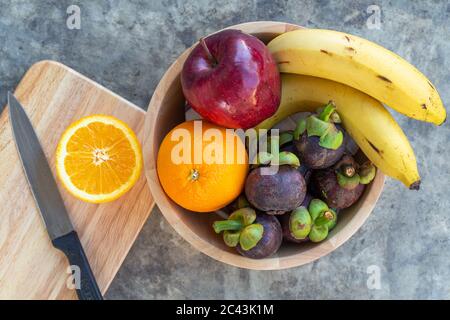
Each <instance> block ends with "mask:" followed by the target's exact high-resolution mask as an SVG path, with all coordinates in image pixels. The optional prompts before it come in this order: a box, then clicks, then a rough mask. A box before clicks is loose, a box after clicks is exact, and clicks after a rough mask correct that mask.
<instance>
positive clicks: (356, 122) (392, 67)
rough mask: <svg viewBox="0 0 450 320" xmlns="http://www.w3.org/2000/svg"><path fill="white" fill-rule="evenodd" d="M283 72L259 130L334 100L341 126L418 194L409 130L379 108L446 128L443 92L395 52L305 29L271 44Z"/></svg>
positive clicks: (356, 39)
mask: <svg viewBox="0 0 450 320" xmlns="http://www.w3.org/2000/svg"><path fill="white" fill-rule="evenodd" d="M268 48H269V50H270V51H271V53H272V55H273V56H274V58H275V59H276V61H277V63H278V66H279V69H280V71H281V72H282V73H285V74H282V77H281V79H282V98H281V104H280V106H279V109H278V111H277V112H276V113H275V114H274V115H273V116H272V117H271V118H269V119H266V120H265V121H263V122H262V123H260V124H259V125H258V126H257V128H264V129H269V128H271V127H273V126H274V125H275V124H276V123H277V122H279V121H281V120H282V119H283V118H285V117H287V116H290V115H292V114H294V113H297V112H305V111H315V110H316V109H317V108H318V107H320V106H323V105H324V104H326V103H327V102H328V101H330V100H333V101H334V102H335V104H336V108H337V109H336V110H337V112H338V114H339V115H340V117H341V120H342V124H343V126H344V127H345V129H346V130H347V132H348V133H349V134H350V135H351V136H352V138H353V139H354V140H355V142H356V143H357V144H358V145H359V147H360V148H361V149H362V151H363V152H364V153H365V155H366V156H367V157H368V158H369V159H370V160H371V161H372V162H373V163H374V164H375V165H376V166H377V167H378V168H379V169H380V170H381V171H383V172H384V173H385V174H387V175H389V176H391V177H393V178H395V179H397V180H400V181H401V182H403V183H404V184H405V185H406V186H407V187H409V188H410V189H419V186H420V176H419V173H418V170H417V162H416V157H415V155H414V151H413V149H412V148H411V145H410V143H409V141H408V139H407V137H406V136H405V134H404V133H403V130H402V129H401V128H400V126H399V125H398V124H397V122H396V121H395V120H394V118H393V117H392V116H391V114H390V113H389V112H388V111H387V110H386V109H385V108H384V106H383V105H382V104H381V102H383V103H384V104H386V105H388V106H389V107H391V108H393V109H394V110H396V111H398V112H400V113H402V114H404V115H406V116H408V117H411V118H413V119H417V120H422V121H427V122H431V123H434V124H436V125H440V124H442V123H443V122H444V121H445V119H446V111H445V108H444V106H443V104H442V101H441V98H440V97H439V93H438V92H437V91H436V89H435V87H434V86H433V84H432V83H431V81H430V80H428V79H427V78H426V77H425V76H424V75H423V74H422V73H421V72H420V71H419V70H417V69H416V68H415V67H414V66H412V65H411V64H409V63H408V62H407V61H406V60H404V59H402V58H401V57H399V56H398V55H396V54H395V53H393V52H391V51H389V50H387V49H385V48H383V47H381V46H379V45H377V44H375V43H372V42H370V41H368V40H365V39H362V38H359V37H356V36H353V35H349V34H345V33H342V32H337V31H331V30H319V29H301V30H296V31H291V32H286V33H284V34H282V35H280V36H278V37H276V38H275V39H273V40H272V41H271V42H270V43H269V44H268Z"/></svg>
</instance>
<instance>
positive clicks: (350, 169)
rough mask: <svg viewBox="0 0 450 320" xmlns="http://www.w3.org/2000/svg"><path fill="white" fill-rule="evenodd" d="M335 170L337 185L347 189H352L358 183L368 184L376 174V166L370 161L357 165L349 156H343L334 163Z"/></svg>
mask: <svg viewBox="0 0 450 320" xmlns="http://www.w3.org/2000/svg"><path fill="white" fill-rule="evenodd" d="M335 171H336V178H337V181H338V183H339V185H340V186H341V187H342V188H344V189H347V190H353V189H355V188H356V187H357V186H358V185H359V184H369V183H370V182H372V180H373V179H374V178H375V174H376V168H375V166H374V165H373V164H372V163H371V162H370V161H367V162H365V163H364V164H362V165H361V166H359V165H358V163H357V162H356V161H355V160H354V159H353V158H352V157H350V156H344V157H343V158H342V159H341V160H340V161H339V162H338V163H337V164H336V165H335Z"/></svg>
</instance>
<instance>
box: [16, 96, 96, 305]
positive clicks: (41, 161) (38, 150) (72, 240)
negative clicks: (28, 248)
mask: <svg viewBox="0 0 450 320" xmlns="http://www.w3.org/2000/svg"><path fill="white" fill-rule="evenodd" d="M8 106H9V118H10V122H11V127H12V132H13V137H14V140H15V143H16V147H17V150H18V153H19V158H20V161H21V163H22V167H23V169H24V172H25V176H26V178H27V181H28V185H29V186H30V189H31V192H32V194H33V197H34V200H35V202H36V205H37V207H38V209H39V212H40V214H41V217H42V220H43V221H44V224H45V227H46V229H47V232H48V234H49V237H50V239H51V241H52V243H53V246H54V247H56V248H58V249H60V250H61V251H63V252H64V253H65V254H66V256H67V258H68V259H69V262H70V264H71V266H76V267H77V269H72V270H74V272H75V273H74V276H75V277H74V278H75V279H77V276H78V275H79V279H80V281H79V283H78V284H77V283H75V287H76V289H77V295H78V297H79V298H80V299H82V300H86V299H101V298H102V295H101V293H100V290H99V288H98V285H97V283H96V281H95V278H94V275H93V273H92V270H91V268H90V266H89V262H88V260H87V257H86V255H85V253H84V250H83V247H82V246H81V243H80V240H79V238H78V235H77V233H76V232H75V230H74V228H73V225H72V223H71V221H70V218H69V215H68V213H67V210H66V207H65V206H64V202H63V200H62V197H61V194H60V193H59V190H58V187H57V185H56V182H55V179H54V177H53V174H52V172H51V170H50V167H49V165H48V162H47V158H46V156H45V154H44V151H43V150H42V147H41V144H40V143H39V139H38V137H37V135H36V132H35V131H34V128H33V126H32V124H31V122H30V120H29V118H28V116H27V114H26V112H25V110H24V108H23V107H22V105H21V104H20V102H19V101H18V100H17V99H16V97H15V96H14V95H13V94H12V93H11V92H8ZM77 272H79V274H77Z"/></svg>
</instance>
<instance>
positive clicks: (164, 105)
mask: <svg viewBox="0 0 450 320" xmlns="http://www.w3.org/2000/svg"><path fill="white" fill-rule="evenodd" d="M229 28H233V29H240V30H242V31H244V32H247V33H250V34H253V35H255V36H257V37H258V38H260V39H261V40H262V41H264V42H268V41H270V40H271V39H273V38H274V37H275V36H277V35H279V34H281V33H284V32H287V31H291V30H295V29H298V28H301V27H300V26H296V25H293V24H287V23H282V22H270V21H260V22H249V23H244V24H240V25H236V26H231V27H229ZM194 46H195V44H194ZM194 46H192V47H191V48H189V49H188V50H186V51H185V52H184V53H183V54H181V55H180V57H178V59H177V60H176V61H175V62H174V63H173V64H172V65H171V66H170V68H169V69H168V70H167V72H166V73H165V75H164V76H163V78H162V79H161V81H160V83H159V84H158V86H157V88H156V90H155V92H154V94H153V97H152V100H151V101H150V104H149V107H148V112H147V115H146V119H145V129H144V131H145V135H144V136H145V138H144V168H145V174H146V177H147V180H148V183H149V186H150V189H151V191H152V195H153V197H154V199H155V201H156V203H157V205H158V207H159V208H160V210H161V212H162V213H163V215H164V217H165V218H166V219H167V221H169V223H170V224H171V225H172V227H173V228H174V229H175V230H176V231H177V232H178V233H179V234H180V235H181V236H182V237H183V238H184V239H186V240H187V241H188V242H189V243H190V244H191V245H192V246H194V247H195V248H196V249H198V250H200V251H202V252H203V253H205V254H207V255H209V256H210V257H212V258H214V259H216V260H219V261H222V262H225V263H228V264H230V265H233V266H237V267H241V268H248V269H255V270H277V269H284V268H291V267H296V266H300V265H303V264H306V263H309V262H312V261H314V260H316V259H318V258H320V257H322V256H324V255H326V254H328V253H330V252H332V251H333V250H335V249H336V248H337V247H339V246H340V245H341V244H343V243H344V242H345V241H347V240H348V239H349V238H350V237H351V236H352V235H353V234H354V233H355V232H356V231H357V230H358V229H359V228H360V227H361V225H362V224H363V223H364V221H365V220H366V219H367V217H368V216H369V214H370V213H371V212H372V209H373V208H374V206H375V204H376V202H377V200H378V198H379V196H380V194H381V192H382V190H383V186H384V179H385V178H384V175H383V174H382V173H381V172H380V171H378V172H377V175H376V177H375V179H374V181H373V182H372V183H371V184H370V185H369V186H368V188H367V189H366V191H365V192H364V195H363V196H362V197H361V199H360V200H359V201H358V202H357V203H356V204H355V205H353V206H352V207H351V208H349V209H346V210H344V211H343V212H342V213H341V214H340V215H339V223H338V224H337V226H336V228H334V229H333V230H332V232H331V233H330V235H329V237H328V239H327V240H326V241H323V242H321V243H319V244H312V243H307V244H302V245H296V244H284V245H283V246H282V248H281V249H280V250H279V251H278V253H277V254H276V255H274V256H272V257H269V258H266V259H261V260H253V259H249V258H245V257H243V256H240V255H239V254H237V253H236V252H235V250H234V249H231V248H228V247H227V246H226V245H225V244H224V243H223V240H222V237H221V236H218V235H217V234H215V233H214V231H213V229H212V227H211V225H212V223H213V221H215V220H218V219H221V218H220V217H218V216H217V215H215V214H209V215H208V214H204V213H202V214H198V213H194V212H188V211H186V210H184V209H183V208H181V207H180V206H178V205H177V204H175V203H174V202H173V201H172V200H171V199H169V198H168V197H167V196H166V194H165V193H164V191H163V189H162V187H161V184H160V183H159V180H158V175H157V172H156V157H157V151H158V149H159V145H160V144H161V141H162V139H163V138H164V136H165V135H166V134H167V133H168V132H169V131H170V130H171V129H172V128H173V127H175V126H176V125H177V124H179V123H180V122H182V121H184V97H183V94H182V91H181V83H180V72H181V69H182V66H183V64H184V61H185V60H186V58H187V56H188V55H189V53H190V51H191V50H192V48H193V47H194ZM349 258H350V257H349Z"/></svg>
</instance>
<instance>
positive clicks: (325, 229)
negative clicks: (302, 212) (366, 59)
mask: <svg viewBox="0 0 450 320" xmlns="http://www.w3.org/2000/svg"><path fill="white" fill-rule="evenodd" d="M308 210H309V214H310V215H311V220H312V226H311V231H310V233H309V236H308V237H309V239H310V240H311V241H312V242H320V241H323V240H325V239H326V238H327V237H328V233H329V232H330V231H331V230H332V229H333V228H334V227H335V226H336V223H337V213H336V211H335V210H333V209H331V208H329V207H328V205H327V204H326V203H325V202H323V201H322V200H320V199H313V200H311V202H310V204H309V206H308Z"/></svg>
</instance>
